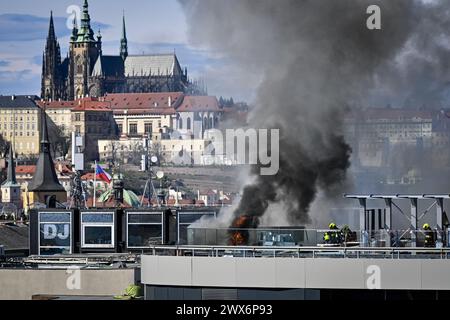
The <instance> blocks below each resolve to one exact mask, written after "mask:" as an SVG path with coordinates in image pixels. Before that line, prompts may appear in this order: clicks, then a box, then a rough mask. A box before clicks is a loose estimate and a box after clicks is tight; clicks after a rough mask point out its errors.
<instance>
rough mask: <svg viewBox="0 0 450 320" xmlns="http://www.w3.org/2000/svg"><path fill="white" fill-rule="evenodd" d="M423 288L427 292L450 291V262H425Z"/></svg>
mask: <svg viewBox="0 0 450 320" xmlns="http://www.w3.org/2000/svg"><path fill="white" fill-rule="evenodd" d="M421 273H422V288H423V289H425V290H427V289H428V290H449V288H450V261H449V260H425V261H422V270H421Z"/></svg>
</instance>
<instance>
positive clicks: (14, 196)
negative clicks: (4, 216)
mask: <svg viewBox="0 0 450 320" xmlns="http://www.w3.org/2000/svg"><path fill="white" fill-rule="evenodd" d="M13 153H14V151H13V146H12V144H11V146H10V147H9V155H8V171H7V176H6V180H5V182H3V184H2V185H1V192H2V203H13V204H15V205H16V207H17V208H18V209H20V208H21V207H22V204H21V199H20V185H19V184H18V183H17V180H16V166H15V163H14V156H13Z"/></svg>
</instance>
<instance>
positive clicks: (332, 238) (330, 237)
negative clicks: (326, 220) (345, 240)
mask: <svg viewBox="0 0 450 320" xmlns="http://www.w3.org/2000/svg"><path fill="white" fill-rule="evenodd" d="M328 229H330V231H327V232H325V234H324V235H323V240H324V241H325V243H327V244H340V243H341V242H342V237H341V233H340V231H339V229H338V227H337V226H336V224H335V223H334V222H331V223H330V224H329V225H328Z"/></svg>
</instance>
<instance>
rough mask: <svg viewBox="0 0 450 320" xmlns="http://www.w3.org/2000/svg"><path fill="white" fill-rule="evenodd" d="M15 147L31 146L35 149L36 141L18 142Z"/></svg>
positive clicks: (19, 148) (26, 148)
mask: <svg viewBox="0 0 450 320" xmlns="http://www.w3.org/2000/svg"><path fill="white" fill-rule="evenodd" d="M15 147H16V148H17V149H18V150H30V147H31V150H34V149H35V144H34V142H31V143H30V142H27V143H25V142H19V143H16V145H15Z"/></svg>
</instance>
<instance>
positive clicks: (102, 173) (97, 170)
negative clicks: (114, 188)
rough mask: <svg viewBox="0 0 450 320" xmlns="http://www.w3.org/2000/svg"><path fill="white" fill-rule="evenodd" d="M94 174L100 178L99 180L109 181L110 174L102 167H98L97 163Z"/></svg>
mask: <svg viewBox="0 0 450 320" xmlns="http://www.w3.org/2000/svg"><path fill="white" fill-rule="evenodd" d="M95 176H96V178H97V179H100V180H103V181H105V182H108V183H111V176H110V175H109V174H108V172H106V171H105V170H103V168H102V167H100V165H98V164H97V166H96V167H95Z"/></svg>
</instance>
